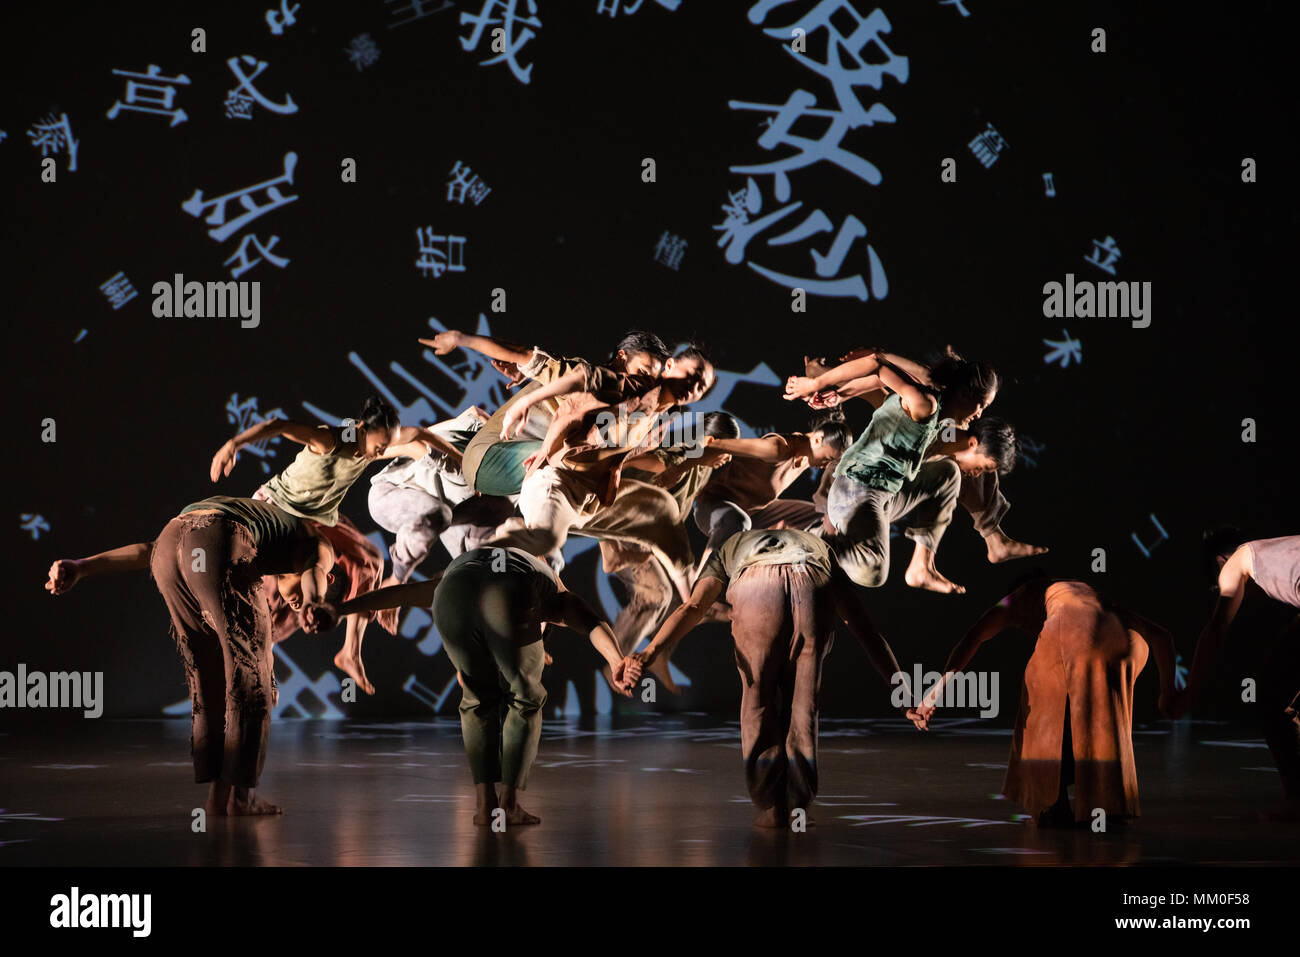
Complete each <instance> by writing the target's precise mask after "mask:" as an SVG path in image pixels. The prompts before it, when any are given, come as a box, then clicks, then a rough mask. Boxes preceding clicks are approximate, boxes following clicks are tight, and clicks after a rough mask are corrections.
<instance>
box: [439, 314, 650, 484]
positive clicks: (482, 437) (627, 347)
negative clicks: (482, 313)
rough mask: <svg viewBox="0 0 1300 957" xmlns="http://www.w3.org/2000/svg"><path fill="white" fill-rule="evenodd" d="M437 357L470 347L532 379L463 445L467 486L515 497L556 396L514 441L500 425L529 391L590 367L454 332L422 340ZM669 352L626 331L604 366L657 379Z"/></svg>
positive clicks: (506, 371) (517, 378)
mask: <svg viewBox="0 0 1300 957" xmlns="http://www.w3.org/2000/svg"><path fill="white" fill-rule="evenodd" d="M420 342H422V343H423V344H424V345H426V346H429V347H430V348H432V349H433V351H434V352H435V353H436V354H437V355H440V356H441V355H446V354H447V353H449V352H452V351H453V350H455V349H472V350H474V351H475V352H479V353H481V354H483V355H485V356H487V357H488V358H490V359H491V360H492V365H493V366H495V367H496V368H497V370H498V371H500V372H501V373H502V374H503V375H505V376H506V377H507V378H508V379H510V380H511V383H512V384H518V383H520V382H522V381H523V380H524V379H530V380H532V381H531V382H529V384H528V385H526V386H524V387H523V388H522V389H520V390H519V391H518V392H516V393H515V394H514V395H512V396H511V397H510V398H509V399H507V400H506V401H505V402H504V403H503V404H502V405H501V407H500V408H498V409H497V410H496V411H495V412H494V413H493V414H492V416H491V417H490V418H489V419H488V420H487V422H485V423H484V425H483V427H482V428H481V429H480V430H479V431H478V432H477V433H475V435H474V437H473V438H472V439H470V442H469V444H468V445H467V446H466V447H465V455H464V461H463V462H462V463H461V470H462V472H463V474H464V476H465V481H466V484H467V485H468V486H469V487H470V488H472V489H474V491H476V492H478V493H479V494H481V495H501V496H507V495H517V494H518V493H519V489H520V486H521V485H522V484H523V480H524V474H525V471H526V469H525V465H524V463H525V461H526V460H527V459H528V458H529V457H530V456H532V455H533V453H535V452H536V451H537V449H538V448H539V447H540V445H541V440H542V439H544V438H545V437H546V432H547V429H549V428H550V425H551V420H552V419H554V418H555V412H556V409H558V408H559V405H560V401H561V399H560V397H558V396H552V397H550V398H548V399H546V400H545V401H541V402H536V403H530V404H529V410H528V417H527V420H526V423H525V424H524V426H523V427H522V428H521V429H520V430H519V434H518V436H517V437H515V438H513V439H509V440H507V439H505V438H503V436H502V426H503V424H504V423H505V421H506V417H507V416H508V415H509V414H510V410H511V409H512V408H513V407H514V406H515V405H516V404H517V403H519V402H521V401H525V400H526V398H527V397H528V396H530V395H532V394H533V393H536V392H538V391H540V390H541V389H542V388H544V387H545V386H548V385H550V384H551V383H552V382H554V381H555V380H556V379H558V378H560V377H561V376H563V375H566V374H568V373H571V372H573V371H574V370H577V369H583V370H591V369H592V368H594V365H593V363H590V362H588V361H587V360H585V359H578V358H555V357H553V356H551V355H549V354H547V353H546V352H544V351H542V350H541V349H540V348H536V347H535V348H532V349H529V348H526V347H523V346H517V345H513V344H511V343H507V342H503V341H501V340H499V339H492V338H490V337H488V336H473V335H468V334H466V333H463V332H459V331H457V330H455V329H449V330H447V331H446V332H440V333H438V334H437V335H436V336H434V337H433V338H432V339H421V340H420ZM670 355H671V353H670V352H669V351H668V348H667V346H665V345H664V344H663V340H662V339H660V338H659V337H658V336H656V335H654V334H652V333H649V332H641V331H638V330H632V331H631V332H628V333H627V334H626V335H625V336H623V338H622V339H620V340H619V342H618V345H616V346H615V347H614V352H613V353H612V354H611V355H610V357H609V358H608V359H607V360H606V361H605V362H604V366H605V367H606V368H608V369H610V370H612V371H613V372H618V373H627V374H629V375H648V376H657V375H659V373H660V372H661V371H662V370H663V366H664V363H665V362H666V361H668V357H669V356H670Z"/></svg>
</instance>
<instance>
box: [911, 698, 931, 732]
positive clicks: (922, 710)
mask: <svg viewBox="0 0 1300 957" xmlns="http://www.w3.org/2000/svg"><path fill="white" fill-rule="evenodd" d="M909 710H915V711H916V713H917V715H918V716H919V717H920V718H921V720H922V721H924V722H925V724H926V727H929V725H930V719H931V718H932V717H934V705H932V704H923V705H920V706H918V707H917V708H915V709H909ZM908 717H909V719H910V717H911V715H908Z"/></svg>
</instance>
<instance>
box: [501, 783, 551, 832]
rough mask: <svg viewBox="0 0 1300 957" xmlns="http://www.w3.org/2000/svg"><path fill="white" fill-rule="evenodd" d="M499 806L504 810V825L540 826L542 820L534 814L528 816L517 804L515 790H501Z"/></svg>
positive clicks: (517, 798) (517, 797)
mask: <svg viewBox="0 0 1300 957" xmlns="http://www.w3.org/2000/svg"><path fill="white" fill-rule="evenodd" d="M501 806H502V807H503V808H505V809H506V824H514V825H520V824H541V823H542V819H541V818H540V817H538V816H537V815H536V814H529V813H528V812H527V811H525V810H524V809H523V808H522V807H521V806H520V804H519V791H518V789H517V788H512V787H507V788H502V789H501Z"/></svg>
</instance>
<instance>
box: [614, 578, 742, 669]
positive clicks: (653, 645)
mask: <svg viewBox="0 0 1300 957" xmlns="http://www.w3.org/2000/svg"><path fill="white" fill-rule="evenodd" d="M724 584H725V583H724V582H722V581H721V580H719V579H717V578H700V580H699V581H697V582H696V583H695V588H694V589H693V590H692V591H691V596H690V598H688V599H687V600H686V601H685V602H684V603H683V604H681V605H679V606H677V610H676V611H674V612H673V613H672V614H671V615H669V616H668V619H667V620H666V621H665V622H664V623H663V625H661V626H660V628H659V631H658V633H657V634H656V635H655V636H654V640H653V641H651V642H650V644H649V645H647V646H646V648H645V650H643V651H640V652H638V653H637V654H636V655H634V656H632V657H635V658H637V659H638V660H639V661H640V662H641V664H642V665H643V666H645V667H647V668H648V667H649V666H650V665H652V664H653V663H654V662H655V660H656V659H658V657H659V656H660V655H661V654H663V655H669V656H671V655H672V653H673V649H674V648H676V647H677V643H678V642H679V641H681V640H682V639H683V638H685V637H686V635H687V633H688V632H689V631H690V630H691V629H692V628H694V627H695V626H696V625H698V624H699V623H700V620H701V619H702V618H703V617H704V613H705V612H707V611H708V610H709V608H711V607H712V606H713V603H714V602H715V601H717V600H718V596H719V595H721V594H722V589H723V586H724Z"/></svg>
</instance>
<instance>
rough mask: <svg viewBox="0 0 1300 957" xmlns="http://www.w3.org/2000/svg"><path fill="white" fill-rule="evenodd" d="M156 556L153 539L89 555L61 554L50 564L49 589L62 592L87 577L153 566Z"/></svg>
mask: <svg viewBox="0 0 1300 957" xmlns="http://www.w3.org/2000/svg"><path fill="white" fill-rule="evenodd" d="M152 556H153V542H137V543H136V544H134V545H123V546H122V547H121V548H115V549H113V550H112V551H108V552H100V553H99V554H98V555H91V556H90V557H89V558H60V559H58V560H57V561H56V562H55V563H54V564H53V565H51V566H50V577H49V579H48V580H47V581H46V582H45V590H46V591H47V592H49V593H50V594H51V595H62V594H63V593H64V592H66V591H68V590H69V589H70V588H72V586H73V585H75V584H76V583H77V582H79V581H81V580H82V579H83V578H90V577H93V576H95V575H114V574H117V573H118V572H132V571H140V570H142V569H145V568H148V567H149V559H150V558H151V557H152Z"/></svg>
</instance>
